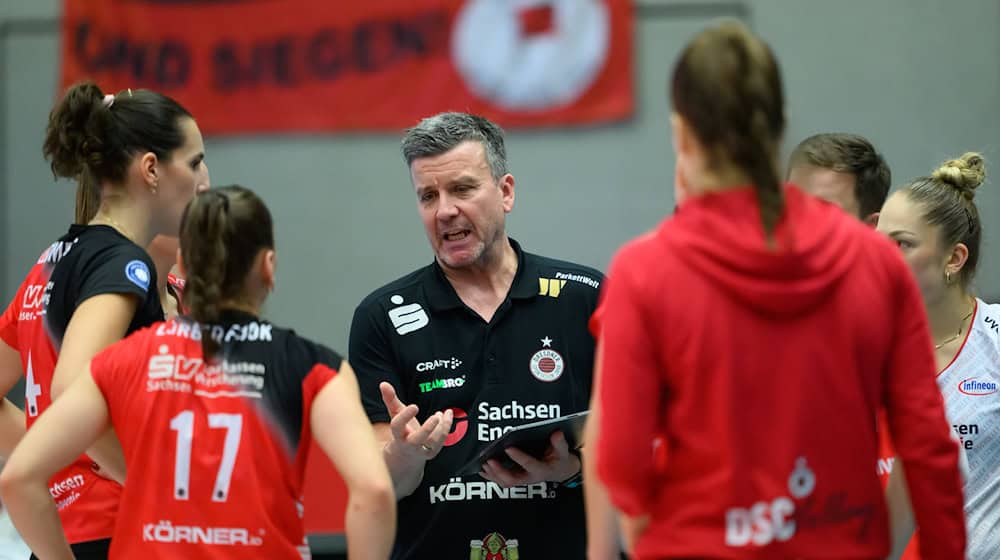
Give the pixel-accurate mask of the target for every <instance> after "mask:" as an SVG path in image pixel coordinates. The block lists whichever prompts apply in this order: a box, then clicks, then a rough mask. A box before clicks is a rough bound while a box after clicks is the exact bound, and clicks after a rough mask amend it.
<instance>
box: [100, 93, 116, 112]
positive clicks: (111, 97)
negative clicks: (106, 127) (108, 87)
mask: <svg viewBox="0 0 1000 560" xmlns="http://www.w3.org/2000/svg"><path fill="white" fill-rule="evenodd" d="M102 103H104V106H105V107H107V108H108V109H110V108H111V106H112V105H114V104H115V94H113V93H109V94H107V95H105V96H104V100H103V101H102Z"/></svg>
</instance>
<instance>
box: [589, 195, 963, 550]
mask: <svg viewBox="0 0 1000 560" xmlns="http://www.w3.org/2000/svg"><path fill="white" fill-rule="evenodd" d="M785 192H786V199H785V204H786V209H785V212H784V213H783V216H782V218H781V220H780V221H779V223H778V225H777V228H776V231H775V233H774V240H775V242H774V244H773V247H772V246H770V245H769V244H768V243H767V242H766V241H765V235H764V232H763V229H762V226H761V223H760V217H759V216H760V215H759V212H758V205H757V202H756V196H755V193H754V192H753V190H752V189H738V190H733V191H728V192H724V193H718V194H710V195H706V196H702V197H698V198H693V199H690V200H688V201H686V202H685V204H684V205H683V206H682V207H681V208H680V210H679V212H678V213H677V215H676V216H675V217H673V218H671V219H668V220H666V221H664V222H663V224H662V225H661V226H660V227H659V228H658V229H657V230H656V231H655V232H652V233H650V234H649V235H646V236H644V237H642V238H640V239H638V240H636V241H633V242H631V243H629V244H628V245H626V246H625V247H624V248H623V249H622V250H621V251H620V252H619V254H618V255H617V256H616V257H615V259H614V261H613V264H612V267H611V271H610V274H609V278H608V281H607V284H606V286H605V289H606V291H605V300H604V302H603V303H602V315H601V317H600V322H601V330H600V343H601V344H602V348H603V354H602V363H601V371H602V376H603V377H602V380H601V383H600V386H601V392H600V405H601V416H600V422H601V424H600V438H599V443H598V447H597V468H598V473H599V474H600V476H601V478H602V479H603V481H604V482H605V483H606V485H607V488H608V492H609V495H610V496H611V499H612V501H613V502H614V503H615V504H616V505H617V506H618V507H619V508H620V509H621V510H622V511H623V512H625V513H626V514H628V515H633V516H634V515H643V514H646V515H649V516H650V517H651V522H650V525H649V527H648V529H647V531H646V532H645V533H644V534H643V535H642V537H641V538H640V540H639V541H638V543H637V545H636V555H637V557H638V558H668V557H684V558H688V557H726V558H812V557H819V556H822V557H827V558H884V557H885V556H886V555H887V554H888V552H889V531H888V523H887V513H886V506H885V498H884V494H883V491H882V487H881V485H880V484H879V479H878V477H877V475H876V472H875V469H874V468H873V466H874V465H875V464H876V458H877V455H878V437H877V433H876V427H875V417H876V413H877V411H878V410H879V408H880V407H882V406H884V407H885V409H886V410H887V414H888V418H889V423H890V425H891V426H892V432H893V434H894V439H895V441H896V444H897V450H898V452H899V455H900V456H901V457H903V458H904V460H905V461H906V463H907V469H908V470H907V477H908V479H909V484H910V488H911V489H912V492H911V494H912V501H913V507H914V511H915V514H916V519H917V523H918V524H919V525H920V526H921V527H922V528H925V527H926V528H929V529H927V530H925V531H924V536H925V538H924V540H923V541H922V543H921V544H922V548H923V557H924V558H925V559H930V558H934V559H948V560H953V559H955V558H962V554H963V551H964V549H965V527H964V516H963V512H962V489H961V483H960V480H959V473H958V450H957V446H956V444H955V442H954V441H953V440H952V439H951V438H950V437H949V434H948V429H949V427H948V424H947V421H946V420H945V415H944V406H943V403H942V399H941V394H940V392H939V391H938V389H937V386H936V385H935V383H934V359H933V355H932V350H931V341H930V335H929V332H928V327H927V320H926V317H925V315H924V311H923V305H922V302H921V300H920V294H919V293H918V291H917V288H916V286H915V283H914V281H913V279H912V278H911V275H910V272H909V270H908V269H907V267H906V265H905V263H904V262H903V261H902V258H901V257H900V255H899V252H898V250H896V248H895V247H893V246H892V245H891V244H890V243H889V242H888V241H887V240H885V239H884V238H882V237H880V236H879V235H878V234H877V233H876V232H873V231H871V230H870V229H869V228H867V227H865V226H864V225H862V224H860V223H859V222H857V221H856V220H854V219H852V218H850V217H848V216H847V215H845V214H844V213H843V212H841V211H840V210H839V209H837V208H835V207H833V206H831V205H829V204H826V203H823V202H821V201H819V200H816V199H813V198H811V197H808V196H806V195H804V194H803V193H802V192H801V191H799V190H798V189H796V188H794V187H789V188H787V189H786V191H785ZM657 438H662V440H663V441H664V442H665V446H666V457H665V461H664V463H663V465H662V468H657V466H656V465H655V458H654V454H653V453H652V452H651V447H652V446H653V442H654V441H655V440H656V439H657ZM929 533H932V534H933V536H932V537H930V538H928V537H927V535H928V534H929Z"/></svg>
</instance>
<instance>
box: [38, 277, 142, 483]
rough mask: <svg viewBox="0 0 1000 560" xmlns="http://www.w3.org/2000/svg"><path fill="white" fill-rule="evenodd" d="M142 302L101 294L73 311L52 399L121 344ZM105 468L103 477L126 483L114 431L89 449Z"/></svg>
mask: <svg viewBox="0 0 1000 560" xmlns="http://www.w3.org/2000/svg"><path fill="white" fill-rule="evenodd" d="M138 304H139V300H138V298H137V297H136V296H134V295H126V294H100V295H96V296H93V297H90V298H87V299H86V300H84V301H83V302H82V303H81V304H80V305H79V306H78V307H77V308H76V310H75V311H74V312H73V316H72V317H71V318H70V320H69V325H68V326H67V327H66V333H65V334H64V335H63V343H62V348H61V349H60V350H59V359H58V361H57V362H56V369H55V373H54V374H53V377H52V400H53V401H55V400H56V399H57V398H58V397H59V395H60V394H62V392H63V390H64V389H65V388H66V387H68V386H69V385H70V384H71V383H73V382H74V381H75V380H76V378H77V377H79V376H80V374H81V373H85V372H86V371H88V366H87V364H88V363H89V362H90V359H91V358H93V357H94V356H95V355H97V353H98V352H100V351H101V350H103V349H105V348H107V347H108V346H110V345H111V344H114V343H115V342H118V341H119V340H121V339H122V338H123V337H124V336H125V333H126V331H128V326H129V323H131V322H132V317H133V316H134V315H135V311H136V308H137V306H138ZM87 455H89V456H90V458H91V459H93V460H94V461H96V462H97V464H98V465H100V466H101V474H102V475H104V476H107V477H109V478H112V479H114V480H117V481H118V482H124V480H125V457H124V456H123V455H122V449H121V444H120V443H118V438H116V437H115V434H114V431H113V430H110V429H109V430H108V431H107V432H106V433H104V434H102V435H101V437H100V438H99V439H98V440H97V441H95V442H94V444H93V445H92V446H91V447H90V448H89V449H87Z"/></svg>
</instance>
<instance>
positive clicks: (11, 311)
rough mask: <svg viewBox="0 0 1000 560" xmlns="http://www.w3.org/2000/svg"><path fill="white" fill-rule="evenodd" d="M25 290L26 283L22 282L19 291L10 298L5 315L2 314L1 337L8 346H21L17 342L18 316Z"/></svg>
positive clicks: (0, 322) (0, 318)
mask: <svg viewBox="0 0 1000 560" xmlns="http://www.w3.org/2000/svg"><path fill="white" fill-rule="evenodd" d="M23 290H24V285H23V284H22V285H21V287H20V288H18V290H17V293H16V294H14V299H12V300H10V305H8V306H7V309H6V310H5V311H4V312H3V315H0V339H3V341H4V342H5V343H7V346H10V347H11V348H14V349H17V348H20V347H19V346H18V344H17V316H18V313H19V312H20V310H21V306H20V302H21V296H22V291H23Z"/></svg>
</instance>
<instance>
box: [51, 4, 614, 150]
mask: <svg viewBox="0 0 1000 560" xmlns="http://www.w3.org/2000/svg"><path fill="white" fill-rule="evenodd" d="M632 27H633V25H632V3H631V0H419V1H415V0H358V1H354V0H336V1H335V0H63V21H62V39H63V44H62V76H61V84H62V86H63V87H67V86H69V85H70V84H72V83H73V82H76V81H78V80H81V79H86V78H89V79H93V80H95V81H97V83H98V84H99V85H100V86H101V87H102V89H105V90H110V91H118V90H122V89H125V88H149V89H154V90H156V91H159V92H162V93H165V94H167V95H170V96H171V97H174V98H175V99H177V100H178V101H180V102H181V103H182V104H183V105H184V106H186V107H187V108H188V109H189V110H190V111H191V112H192V113H193V114H194V115H195V117H196V118H197V119H198V123H199V125H200V127H201V129H202V131H203V132H204V133H206V134H213V133H214V134H229V133H247V132H276V131H330V130H393V131H398V130H399V129H401V128H405V127H407V126H411V125H412V124H414V123H415V122H416V121H417V120H419V119H420V118H422V117H425V116H428V115H430V114H433V113H436V112H439V111H446V110H458V111H468V112H473V113H478V114H482V115H484V116H487V117H489V118H491V119H493V120H495V121H497V122H498V123H500V124H501V125H504V126H510V127H514V126H549V125H565V124H585V123H598V122H607V121H613V120H618V119H623V118H626V117H628V116H630V115H631V113H632V109H633V85H632Z"/></svg>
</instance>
